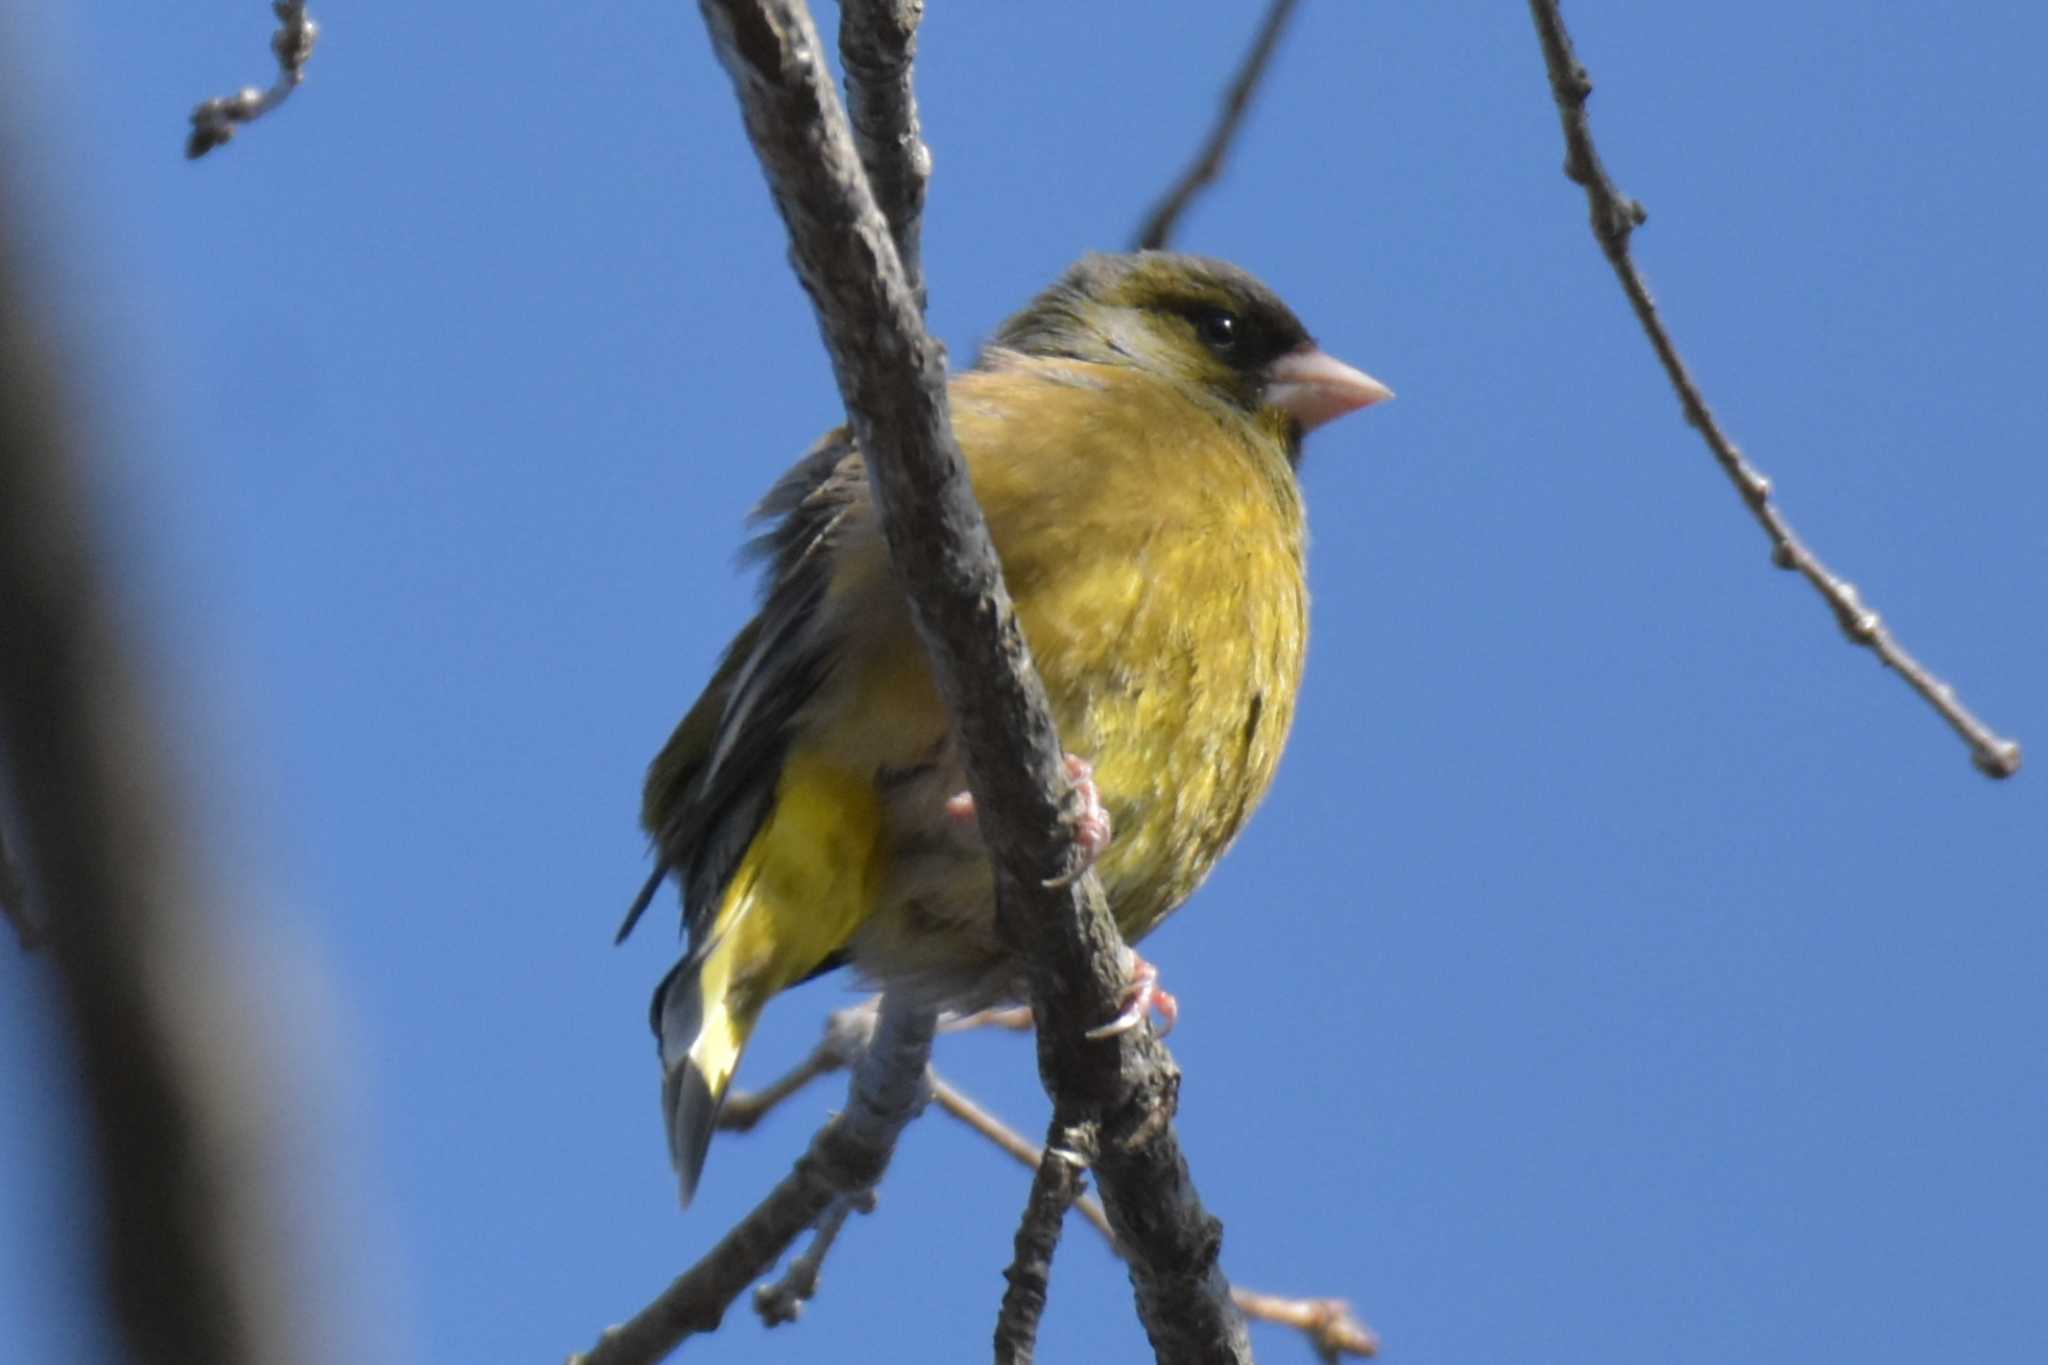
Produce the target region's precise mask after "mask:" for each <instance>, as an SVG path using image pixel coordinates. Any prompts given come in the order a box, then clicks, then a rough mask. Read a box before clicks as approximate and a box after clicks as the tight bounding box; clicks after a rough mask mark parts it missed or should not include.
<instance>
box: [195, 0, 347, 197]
mask: <svg viewBox="0 0 2048 1365" xmlns="http://www.w3.org/2000/svg"><path fill="white" fill-rule="evenodd" d="M270 12H271V13H273V14H275V15H276V16H277V22H278V30H277V32H276V33H274V34H272V35H271V37H270V53H271V55H272V56H274V57H276V58H277V79H276V80H275V81H272V82H271V84H270V88H269V89H268V90H258V89H257V88H256V87H255V86H253V85H245V86H243V87H242V88H241V89H240V90H238V91H236V92H235V93H234V94H232V95H222V96H220V97H219V98H217V99H210V100H207V101H206V102H205V103H204V104H201V105H200V106H199V107H198V108H196V109H194V110H193V111H192V132H191V133H190V134H189V135H188V136H187V137H186V139H185V157H186V159H187V160H197V159H198V158H199V157H202V156H205V155H206V154H207V153H208V152H210V151H212V150H213V149H214V148H215V147H219V146H222V145H223V144H225V143H227V142H229V141H231V140H232V139H233V138H234V136H235V129H236V128H237V127H238V126H239V125H241V124H244V123H253V122H255V121H256V120H257V119H259V118H262V117H263V116H264V115H265V114H267V113H269V112H270V111H271V110H273V109H275V108H277V106H278V105H280V104H283V103H284V102H285V101H286V100H287V99H289V98H291V93H292V91H294V90H296V89H298V88H299V82H301V81H303V80H305V79H306V63H307V62H310V61H311V60H313V44H314V43H316V42H318V41H319V39H320V26H319V25H318V24H316V23H314V22H313V18H312V16H311V15H309V14H307V13H306V0H276V3H275V4H273V5H271V7H270Z"/></svg>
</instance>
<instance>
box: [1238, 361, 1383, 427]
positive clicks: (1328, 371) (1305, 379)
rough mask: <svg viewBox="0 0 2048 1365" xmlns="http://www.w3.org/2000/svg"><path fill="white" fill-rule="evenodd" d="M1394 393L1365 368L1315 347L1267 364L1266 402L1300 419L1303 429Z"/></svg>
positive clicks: (1320, 423)
mask: <svg viewBox="0 0 2048 1365" xmlns="http://www.w3.org/2000/svg"><path fill="white" fill-rule="evenodd" d="M1393 396H1394V391H1393V390H1392V389H1390V388H1388V387H1387V386H1386V385H1385V384H1382V383H1380V381H1379V380H1377V379H1374V378H1373V377H1372V376H1371V375H1369V374H1367V373H1366V372H1365V371H1363V370H1354V369H1352V368H1351V367H1350V366H1349V365H1346V364H1345V363H1344V362H1343V361H1341V360H1339V359H1337V357H1335V356H1333V355H1329V354H1327V353H1325V352H1323V351H1320V350H1318V349H1316V348H1315V347H1314V346H1304V347H1302V348H1301V349H1300V350H1297V351H1289V352H1288V353H1287V354H1286V355H1283V356H1281V357H1280V358H1279V359H1278V360H1276V361H1274V362H1273V363H1272V364H1271V365H1268V366H1267V367H1266V402H1267V403H1268V404H1269V405H1271V406H1273V407H1276V408H1279V409H1280V410H1281V411H1283V412H1285V413H1287V414H1289V415H1290V416H1292V417H1293V418H1294V420H1295V421H1297V422H1300V423H1301V429H1302V430H1303V431H1314V430H1315V429H1316V428H1317V427H1319V426H1321V425H1322V424H1323V423H1325V422H1329V421H1334V420H1335V419H1337V418H1339V417H1342V416H1343V415H1344V414H1345V413H1347V412H1356V411H1357V410H1358V409H1359V408H1365V407H1371V406H1372V405H1373V404H1374V403H1384V402H1386V401H1387V400H1388V399H1389V398H1392V397H1393Z"/></svg>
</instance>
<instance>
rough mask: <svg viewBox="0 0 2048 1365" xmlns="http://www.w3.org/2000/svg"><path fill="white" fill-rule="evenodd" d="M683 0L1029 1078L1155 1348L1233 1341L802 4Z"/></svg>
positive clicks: (1019, 657) (1193, 1350)
mask: <svg viewBox="0 0 2048 1365" xmlns="http://www.w3.org/2000/svg"><path fill="white" fill-rule="evenodd" d="M700 8H701V9H702V11H703V13H704V16H705V21H706V24H707V27H708V28H709V30H710V34H711V38H712V42H713V45H714V47H715V48H716V49H717V51H718V55H719V59H720V61H721V62H723V63H724V65H725V68H726V70H727V72H728V73H729V74H730V75H731V77H732V81H733V85H734V89H735V91H736V93H737V95H738V97H739V102H740V107H741V110H742V113H743V114H744V117H745V121H746V126H747V132H748V135H749V137H750V139H751V140H752V142H753V145H754V150H755V152H756V154H757V155H758V156H759V158H760V160H761V165H762V169H763V171H764V172H765V174H766V176H767V179H768V184H769V189H770V192H771V194H772V195H773V197H774V200H775V203H776V207H777V208H778V209H779V210H780V211H781V214H782V218H783V221H784V223H785V224H786V225H787V226H788V228H789V233H790V246H791V249H790V256H791V261H792V263H793V265H794V266H795V269H796V273H797V277H798V279H799V280H801V281H802V283H803V285H804V288H805V290H806V291H807V292H808V293H809V295H810V297H811V301H812V304H813V306H814V307H815V309H816V310H817V314H818V321H819V326H820V329H821V330H822V332H823V333H824V338H825V343H826V349H827V350H828V351H829V352H830V353H831V356H832V363H833V371H834V374H835V376H836V377H837V379H838V382H839V390H840V396H841V398H842V399H843V400H844V402H845V404H846V409H847V415H848V418H849V421H850V423H851V425H852V427H853V431H854V435H855V437H856V439H857V441H858V443H859V446H860V449H861V450H862V451H863V452H864V454H865V455H866V457H867V461H868V473H869V478H870V480H871V481H872V483H873V485H874V489H875V497H876V502H877V505H878V507H879V510H880V512H881V518H882V525H883V528H884V531H885V533H886V535H887V538H888V542H889V550H890V556H891V559H892V561H893V562H894V565H895V568H896V572H897V576H898V579H899V581H901V582H903V583H904V584H906V585H907V586H908V588H909V590H910V605H911V612H912V616H913V618H914V619H915V621H916V623H917V626H918V630H919V633H920V635H921V636H922V637H923V639H924V641H925V647H926V649H927V651H928V652H929V653H930V654H931V658H932V665H933V674H934V676H935V678H936V679H937V682H938V686H939V691H940V694H941V696H943V697H944V698H945V700H946V703H947V705H948V707H949V708H950V709H951V711H952V714H953V717H954V720H955V723H956V725H957V727H958V731H959V735H960V738H961V741H962V746H963V748H964V750H965V755H966V760H967V770H968V783H969V786H970V788H971V789H972V791H973V793H974V797H975V809H976V811H977V812H978V814H979V817H980V828H981V832H982V836H983V839H984V841H985V843H986V844H987V846H988V852H989V856H990V859H991V861H992V863H993V864H994V868H995V874H996V909H997V921H998V927H999V929H1000V932H1001V933H1002V935H1003V938H1004V941H1005V943H1006V944H1007V945H1008V946H1009V948H1010V949H1011V951H1013V952H1014V953H1016V954H1017V956H1018V958H1019V960H1020V961H1023V962H1025V963H1027V964H1028V965H1029V969H1030V979H1031V994H1032V1005H1033V1011H1034V1015H1035V1017H1036V1018H1037V1020H1038V1041H1039V1072H1040V1076H1041V1079H1042V1080H1043V1081H1044V1083H1045V1085H1046V1088H1047V1090H1048V1092H1050V1093H1051V1094H1052V1095H1053V1097H1054V1107H1055V1109H1056V1111H1058V1112H1064V1113H1071V1114H1074V1115H1077V1116H1079V1117H1081V1118H1085V1119H1086V1120H1088V1121H1092V1122H1094V1123H1096V1124H1097V1126H1098V1128H1099V1130H1100V1132H1101V1133H1102V1145H1103V1150H1102V1157H1101V1161H1100V1164H1099V1166H1098V1176H1099V1179H1100V1181H1101V1184H1102V1188H1103V1193H1104V1200H1105V1203H1106V1205H1107V1207H1108V1211H1109V1215H1110V1220H1111V1223H1112V1225H1113V1226H1115V1227H1116V1229H1117V1233H1118V1237H1119V1239H1120V1240H1121V1241H1122V1242H1123V1243H1124V1245H1125V1246H1126V1247H1127V1248H1129V1251H1130V1265H1131V1279H1132V1284H1133V1288H1134V1290H1135V1292H1136V1297H1137V1301H1138V1308H1139V1313H1140V1316H1141V1317H1142V1318H1143V1319H1144V1322H1145V1326H1146V1331H1147V1333H1148V1335H1149V1336H1150V1337H1151V1339H1152V1344H1153V1349H1154V1350H1155V1351H1156V1352H1157V1353H1158V1355H1159V1357H1160V1359H1162V1360H1172V1361H1175V1362H1184V1361H1185V1362H1196V1361H1209V1360H1231V1361H1238V1360H1245V1359H1248V1358H1249V1346H1248V1344H1247V1342H1246V1338H1245V1332H1244V1324H1243V1321H1242V1319H1241V1318H1240V1317H1239V1316H1238V1314H1237V1311H1236V1309H1235V1308H1234V1307H1233V1306H1232V1305H1231V1301H1230V1295H1229V1284H1228V1282H1227V1281H1226V1280H1225V1279H1224V1277H1223V1273H1222V1270H1221V1268H1220V1267H1219V1265H1218V1257H1219V1253H1220V1251H1221V1246H1222V1235H1221V1227H1220V1225H1219V1224H1218V1223H1217V1222H1216V1220H1215V1219H1214V1218H1212V1217H1211V1216H1210V1215H1209V1214H1208V1213H1207V1212H1206V1211H1205V1210H1204V1209H1203V1208H1202V1205H1201V1201H1200V1199H1199V1197H1198V1196H1197V1195H1196V1193H1195V1190H1194V1183H1193V1180H1192V1179H1191V1177H1190V1176H1189V1173H1188V1169H1187V1163H1186V1161H1185V1159H1184V1158H1183V1157H1182V1155H1181V1151H1180V1145H1179V1143H1178V1141H1177V1140H1176V1138H1175V1136H1174V1133H1173V1124H1172V1114H1173V1108H1174V1103H1175V1099H1176V1096H1177V1092H1178V1086H1179V1081H1178V1074H1177V1073H1176V1072H1175V1070H1174V1069H1173V1066H1172V1063H1171V1061H1170V1059H1169V1058H1168V1057H1167V1055H1166V1053H1165V1050H1164V1049H1163V1048H1162V1047H1161V1046H1160V1045H1159V1043H1158V1041H1157V1040H1156V1039H1155V1038H1154V1037H1153V1036H1152V1034H1151V1031H1150V1030H1149V1029H1134V1030H1131V1031H1130V1032H1128V1033H1126V1034H1124V1035H1122V1036H1120V1037H1118V1038H1116V1039H1113V1040H1109V1041H1106V1042H1097V1041H1091V1040H1089V1039H1088V1038H1087V1037H1086V1033H1087V1031H1088V1029H1089V1028H1090V1027H1091V1026H1092V1025H1094V1024H1096V1023H1099V1022H1100V1021H1101V1020H1104V1019H1108V1018H1112V1017H1114V1016H1115V1015H1116V1014H1117V1013H1118V1011H1119V1009H1120V1005H1119V1003H1118V1001H1119V996H1120V995H1121V993H1122V990H1123V987H1124V985H1125V982H1126V980H1127V978H1128V974H1129V968H1130V952H1129V949H1127V948H1126V947H1124V945H1123V943H1122V941H1121V939H1120V938H1119V937H1118V935H1117V932H1116V927H1115V924H1114V923H1113V922H1112V921H1111V919H1110V917H1109V913H1108V910H1107V907H1106V906H1105V905H1104V903H1103V899H1102V890H1101V887H1100V885H1099V884H1098V883H1097V881H1096V879H1095V878H1094V877H1093V876H1092V875H1087V876H1082V877H1079V878H1077V879H1074V880H1072V881H1070V882H1069V881H1065V880H1063V878H1064V877H1065V876H1066V875H1067V874H1070V873H1071V872H1072V871H1073V870H1074V868H1075V866H1076V863H1075V859H1076V852H1075V846H1074V840H1073V839H1072V837H1071V830H1072V824H1073V821H1074V820H1075V819H1076V818H1077V817H1078V816H1079V814H1080V808H1079V801H1078V800H1077V799H1076V798H1075V796H1074V793H1073V790H1072V786H1071V783H1070V782H1069V780H1068V779H1067V777H1066V774H1065V771H1064V764H1063V761H1062V750H1061V747H1060V744H1059V740H1058V737H1057V735H1055V733H1054V731H1053V724H1052V716H1051V712H1050V709H1049V708H1048V706H1047V703H1046V698H1045V691H1044V688H1043V686H1042V685H1041V684H1040V683H1039V681H1038V679H1037V676H1036V674H1035V673H1034V672H1033V671H1032V670H1031V668H1030V662H1029V654H1028V651H1027V649H1026V646H1025V642H1024V638H1023V634H1022V632H1021V631H1020V630H1019V628H1018V626H1017V622H1016V617H1015V614H1014V611H1013V610H1012V607H1011V603H1010V599H1009V594H1008V592H1007V591H1006V590H1005V588H1004V587H1003V583H1002V578H1001V574H1000V571H999V569H998V566H997V563H996V558H995V551H994V548H993V546H992V544H991V543H990V541H989V537H988V529H987V526H986V525H985V524H984V523H983V521H982V519H981V514H980V509H979V508H978V507H976V505H975V503H974V497H973V493H972V490H971V489H970V487H969V485H968V481H967V475H966V470H965V468H964V466H963V465H962V463H961V460H960V454H959V448H958V445H957V443H956V442H955V440H954V438H953V432H952V423H951V418H950V416H949V414H948V412H947V408H946V392H945V366H944V360H943V356H942V354H941V352H940V349H939V347H938V346H937V344H936V343H934V342H933V341H932V339H931V338H930V337H929V336H927V335H926V334H925V331H924V326H923V322H922V319H921V318H920V316H919V313H918V307H917V299H916V295H915V292H914V291H913V290H912V288H911V286H910V283H909V281H908V280H907V279H906V278H905V275H904V271H903V267H902V263H901V262H900V260H899V259H898V257H897V255H896V248H895V244H894V241H893V240H892V238H891V235H890V230H889V226H888V224H887V223H886V222H885V221H884V219H883V217H882V214H881V212H880V210H879V209H877V208H876V206H875V202H874V197H873V195H872V194H871V193H870V191H869V189H868V186H867V184H866V180H865V177H864V176H863V174H862V172H861V168H860V162H859V158H858V156H857V154H856V153H855V151H854V147H853V142H852V135H851V132H850V130H849V129H848V127H847V123H846V116H845V113H844V111H843V110H842V109H841V108H840V106H839V101H838V98H837V95H836V93H835V92H834V90H833V88H832V85H831V82H830V80H829V79H828V78H827V76H826V73H825V71H824V68H823V66H822V63H821V61H820V58H819V48H820V45H819V42H818V37H817V33H816V30H815V29H814V28H813V26H812V24H811V19H810V14H809V11H808V9H807V8H806V7H805V6H804V5H803V4H801V3H798V2H797V0H757V2H754V3H750V2H749V0H700Z"/></svg>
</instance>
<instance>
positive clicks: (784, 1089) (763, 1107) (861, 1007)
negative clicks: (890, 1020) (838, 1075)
mask: <svg viewBox="0 0 2048 1365" xmlns="http://www.w3.org/2000/svg"><path fill="white" fill-rule="evenodd" d="M881 999H882V997H880V996H879V995H877V996H871V997H869V998H868V999H866V1000H863V1001H861V1002H860V1003H859V1004H858V1005H849V1006H847V1007H846V1008H845V1009H843V1010H834V1011H832V1013H831V1014H829V1015H827V1016H826V1018H825V1036H824V1037H822V1038H820V1039H819V1040H818V1045H817V1046H816V1047H814V1048H812V1049H811V1051H810V1053H809V1055H807V1056H806V1057H805V1058H804V1059H803V1060H802V1061H800V1062H798V1063H797V1064H796V1065H795V1066H793V1067H791V1068H790V1069H789V1070H788V1071H786V1072H784V1073H783V1074H782V1075H780V1076H778V1077H776V1078H775V1079H774V1080H773V1081H771V1082H769V1083H768V1084H767V1085H766V1086H763V1087H762V1088H761V1089H759V1090H735V1091H733V1092H732V1093H730V1094H728V1095H727V1096H726V1097H725V1104H724V1107H722V1108H721V1109H720V1110H719V1112H718V1126H719V1127H720V1128H721V1129H724V1130H726V1131H728V1132H735V1133H744V1132H747V1131H748V1130H749V1129H751V1128H753V1126H754V1125H755V1124H757V1123H759V1122H760V1121H761V1120H762V1119H764V1118H766V1117H767V1116H768V1115H769V1113H770V1112H772V1111H773V1110H774V1109H775V1108H776V1107H777V1106H779V1105H780V1104H782V1102H783V1101H785V1100H787V1099H789V1098H790V1097H791V1096H793V1095H795V1094H796V1093H797V1092H798V1091H800V1090H802V1089H803V1088H804V1087H805V1086H807V1085H809V1084H810V1083H811V1082H812V1081H815V1080H817V1079H818V1077H820V1076H828V1075H830V1074H831V1073H833V1072H835V1071H841V1070H844V1069H845V1068H847V1067H849V1066H852V1065H853V1064H854V1063H855V1062H856V1061H858V1060H860V1058H861V1056H862V1055H863V1054H864V1053H865V1052H866V1051H867V1048H868V1041H869V1039H871V1038H872V1037H873V1036H874V1032H875V1011H876V1009H877V1008H879V1006H880V1004H881Z"/></svg>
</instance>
